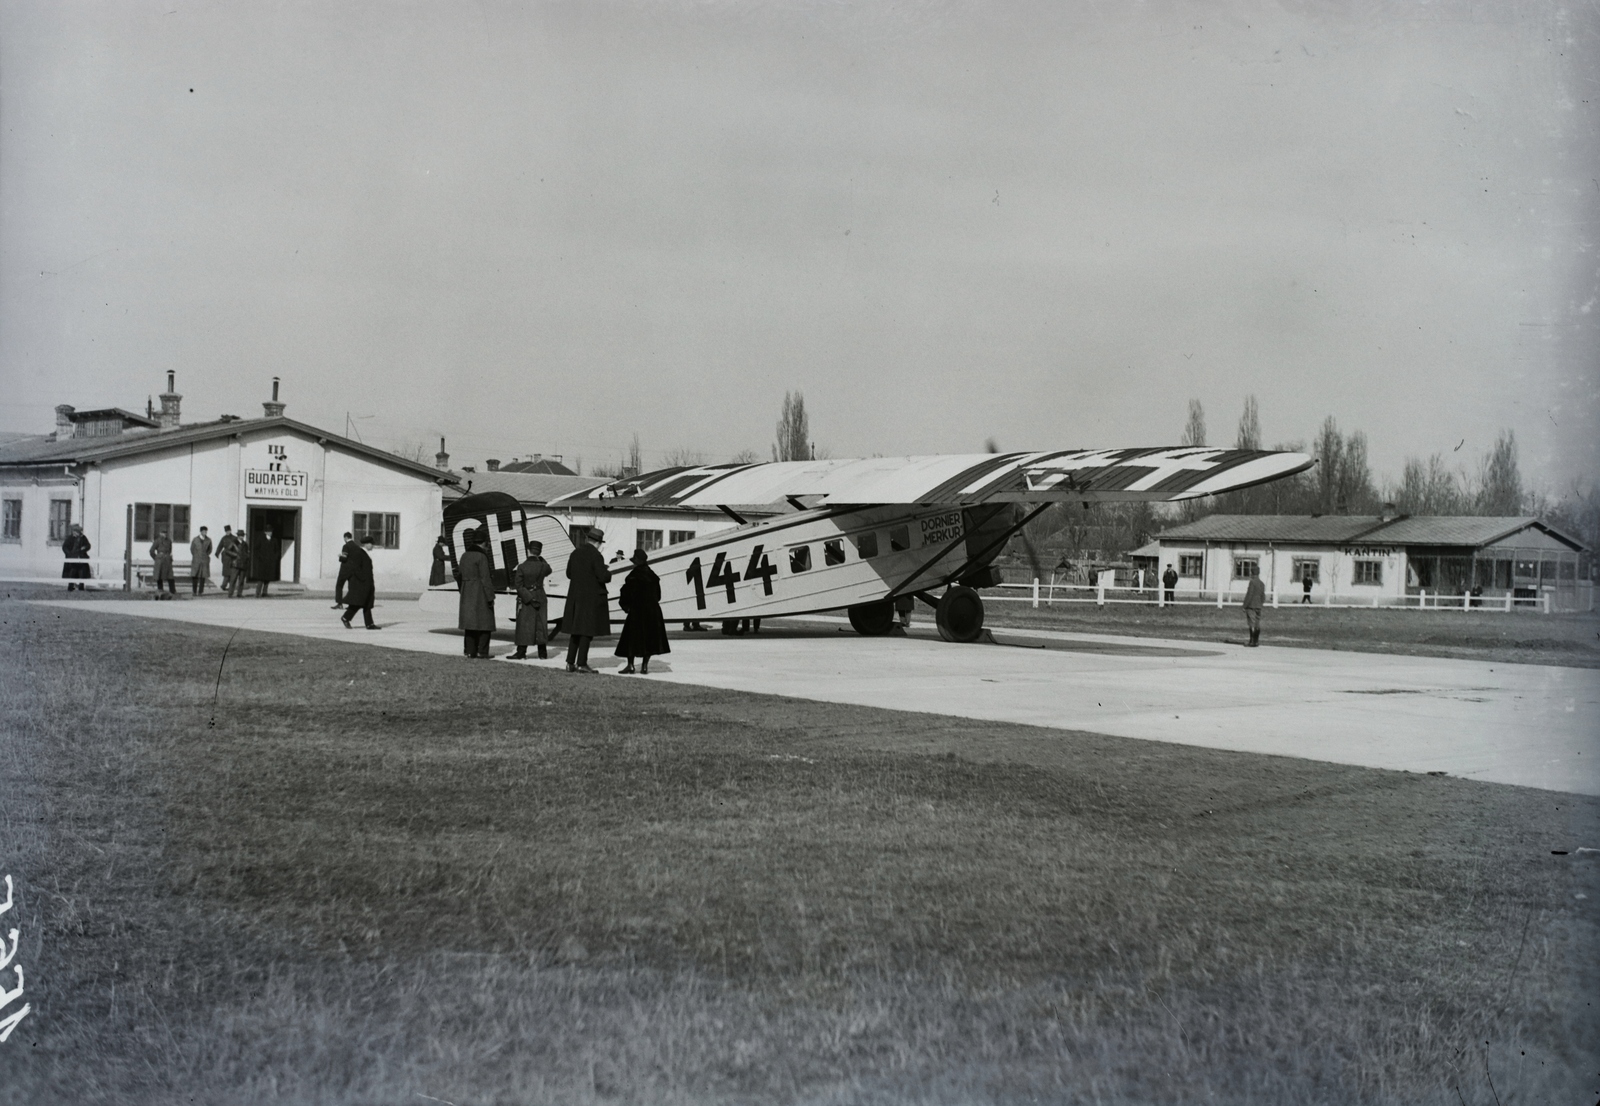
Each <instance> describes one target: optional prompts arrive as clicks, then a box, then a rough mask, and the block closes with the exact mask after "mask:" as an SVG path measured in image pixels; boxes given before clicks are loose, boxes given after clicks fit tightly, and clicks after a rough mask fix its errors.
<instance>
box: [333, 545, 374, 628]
mask: <svg viewBox="0 0 1600 1106" xmlns="http://www.w3.org/2000/svg"><path fill="white" fill-rule="evenodd" d="M371 544H372V538H371V537H365V538H362V539H361V544H360V545H356V544H355V543H353V542H352V543H351V545H350V550H349V552H347V553H346V554H345V562H344V566H343V567H342V568H340V569H339V578H340V579H341V580H343V581H344V601H345V604H346V607H345V612H344V617H343V618H341V619H340V620H339V621H340V622H343V623H344V628H345V629H346V630H351V629H354V628H355V627H354V626H352V625H351V621H352V620H353V619H354V618H355V616H356V612H357V611H360V612H361V618H362V621H363V622H365V623H366V626H367V629H369V630H379V629H382V627H381V626H379V625H378V624H377V623H376V622H374V621H372V604H373V601H374V600H376V599H377V597H378V589H377V585H376V584H375V583H373V579H372V554H370V553H368V552H367V550H366V548H365V547H366V546H369V545H371Z"/></svg>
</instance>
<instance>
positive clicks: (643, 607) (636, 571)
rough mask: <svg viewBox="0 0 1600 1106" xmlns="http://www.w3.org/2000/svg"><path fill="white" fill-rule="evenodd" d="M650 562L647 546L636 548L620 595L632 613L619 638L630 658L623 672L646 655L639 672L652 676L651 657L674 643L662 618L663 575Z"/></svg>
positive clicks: (620, 651) (619, 645)
mask: <svg viewBox="0 0 1600 1106" xmlns="http://www.w3.org/2000/svg"><path fill="white" fill-rule="evenodd" d="M649 562H650V555H649V554H648V553H646V552H645V551H644V550H643V549H635V550H634V551H633V571H632V572H630V573H628V578H627V579H626V580H624V581H623V582H622V591H621V592H619V593H618V595H617V602H618V604H620V605H621V607H622V609H623V610H624V611H626V612H627V615H628V618H627V620H626V621H625V622H623V624H622V636H621V637H620V638H619V639H618V640H617V656H619V657H626V658H627V660H628V667H626V668H624V669H623V670H622V674H623V675H631V674H632V673H633V658H634V657H643V658H644V663H643V664H642V665H640V666H639V671H640V672H641V673H643V674H644V675H646V676H648V675H650V658H651V657H659V656H660V655H661V654H662V653H670V652H672V645H671V644H670V643H669V642H668V641H667V623H666V621H665V620H664V619H663V618H662V617H661V577H659V576H657V575H656V572H655V569H653V568H651V567H650V563H649ZM747 621H748V620H747ZM756 621H757V622H759V621H760V619H757V620H756Z"/></svg>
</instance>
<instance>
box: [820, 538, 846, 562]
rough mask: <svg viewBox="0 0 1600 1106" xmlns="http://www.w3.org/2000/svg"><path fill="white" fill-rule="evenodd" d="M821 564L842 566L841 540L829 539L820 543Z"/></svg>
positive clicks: (842, 540) (842, 543)
mask: <svg viewBox="0 0 1600 1106" xmlns="http://www.w3.org/2000/svg"><path fill="white" fill-rule="evenodd" d="M822 563H823V564H829V565H842V564H844V539H843V538H831V539H829V540H828V541H825V542H823V543H822Z"/></svg>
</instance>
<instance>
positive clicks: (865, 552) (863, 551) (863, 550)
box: [854, 533, 878, 561]
mask: <svg viewBox="0 0 1600 1106" xmlns="http://www.w3.org/2000/svg"><path fill="white" fill-rule="evenodd" d="M854 541H855V543H856V556H858V557H860V558H861V559H862V560H863V561H864V560H866V559H867V558H868V557H876V556H877V555H878V535H877V534H874V533H866V534H857V535H856V536H855V538H854Z"/></svg>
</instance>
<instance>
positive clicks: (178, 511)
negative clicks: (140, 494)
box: [133, 503, 189, 545]
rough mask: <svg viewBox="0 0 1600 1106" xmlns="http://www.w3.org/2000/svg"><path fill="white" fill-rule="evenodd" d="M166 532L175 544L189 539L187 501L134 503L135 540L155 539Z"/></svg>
mask: <svg viewBox="0 0 1600 1106" xmlns="http://www.w3.org/2000/svg"><path fill="white" fill-rule="evenodd" d="M163 533H164V534H166V535H167V538H168V539H169V540H171V542H172V544H173V545H181V544H183V543H184V542H186V541H188V540H189V505H188V504H187V503H135V504H134V505H133V540H134V541H155V540H156V537H157V536H158V535H160V534H163Z"/></svg>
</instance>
